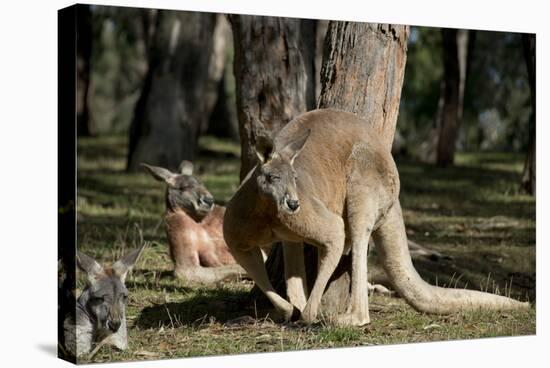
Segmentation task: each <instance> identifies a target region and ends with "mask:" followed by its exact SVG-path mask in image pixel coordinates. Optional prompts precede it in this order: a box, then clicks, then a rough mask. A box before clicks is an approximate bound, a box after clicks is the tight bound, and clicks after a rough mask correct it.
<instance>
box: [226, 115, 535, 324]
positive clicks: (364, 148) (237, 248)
mask: <svg viewBox="0 0 550 368" xmlns="http://www.w3.org/2000/svg"><path fill="white" fill-rule="evenodd" d="M256 149H257V154H258V160H259V164H258V165H257V166H255V167H254V168H253V169H252V170H251V171H250V172H249V173H248V175H247V177H246V178H245V179H244V180H243V182H242V184H241V186H240V187H239V188H238V190H237V192H236V193H235V194H234V196H233V197H232V199H231V200H230V202H229V204H228V206H227V210H226V213H225V219H224V228H223V230H224V236H225V240H226V241H227V244H228V245H229V248H230V250H231V253H232V254H233V256H234V257H235V259H236V260H237V261H238V262H239V263H240V264H241V265H242V266H243V267H244V268H245V270H246V271H247V273H248V274H249V276H250V277H252V279H253V280H254V281H255V282H256V284H257V285H258V286H259V287H260V289H261V290H262V291H263V292H264V293H265V294H266V296H267V297H268V298H269V300H270V301H271V302H272V303H273V305H274V306H275V307H276V309H278V310H279V311H280V312H281V313H282V314H283V316H284V317H285V318H286V319H291V318H292V319H294V318H296V317H298V316H299V315H298V312H301V318H302V320H303V321H305V322H307V323H311V322H313V321H314V320H315V318H316V317H317V313H318V308H319V304H320V301H321V297H322V295H323V292H324V290H325V287H326V285H327V282H328V281H329V278H330V277H331V275H332V273H333V272H334V270H335V268H336V266H337V264H338V262H339V260H340V258H341V256H342V254H344V253H347V252H349V251H350V250H351V252H352V271H351V272H352V277H351V297H350V304H349V306H348V309H347V312H346V313H344V314H342V315H339V316H336V317H335V320H336V322H337V323H342V324H351V325H363V324H366V323H369V322H370V318H369V311H368V289H367V248H368V241H369V238H370V236H371V234H372V236H373V238H374V241H375V243H376V245H377V248H378V252H379V254H380V259H381V263H382V265H383V268H384V270H385V272H386V273H387V275H388V278H389V280H390V281H391V284H392V285H393V286H394V287H395V289H396V291H397V292H398V293H399V294H400V295H401V296H402V297H403V298H404V299H405V300H406V301H407V302H408V303H409V304H411V305H412V306H413V307H414V308H415V309H417V310H419V311H422V312H428V313H451V312H454V311H457V310H464V309H477V308H488V309H502V310H504V309H515V308H525V307H528V303H520V302H518V301H515V300H512V299H510V298H506V297H502V296H497V295H493V294H488V293H483V292H479V291H473V290H459V289H447V288H441V287H435V286H432V285H429V284H428V283H426V282H424V281H423V280H422V278H421V277H420V276H419V275H418V273H417V272H416V270H415V269H414V267H413V264H412V262H411V257H410V254H409V248H408V245H407V235H406V232H405V226H404V224H403V216H402V213H401V206H400V203H399V199H398V196H399V175H398V172H397V168H396V166H395V163H394V161H393V158H392V156H391V153H390V150H389V149H387V148H386V147H384V146H382V145H381V143H380V140H379V139H378V137H377V133H376V131H375V130H374V128H373V127H372V126H371V125H370V124H368V123H367V122H366V121H363V120H361V119H360V118H358V117H357V116H355V115H353V114H350V113H346V112H342V111H337V110H331V109H327V110H315V111H311V112H308V113H305V114H302V115H301V116H299V117H297V118H295V119H294V120H292V121H291V122H290V123H288V124H287V125H286V126H285V127H284V128H283V129H281V131H279V133H278V134H277V135H276V136H275V138H274V139H273V140H271V139H270V138H269V137H267V136H266V135H265V134H263V135H262V134H258V137H257V142H256ZM274 241H283V248H284V252H283V254H284V264H285V278H286V282H287V294H288V297H289V301H290V302H288V301H286V300H285V299H283V298H282V297H281V296H280V295H278V294H277V292H276V291H275V290H274V288H273V286H272V285H271V283H270V281H269V278H268V274H267V271H266V269H265V266H264V263H263V262H262V257H261V254H260V250H259V247H261V246H262V245H264V244H269V243H272V242H274ZM304 242H306V243H309V244H312V245H314V246H316V247H317V248H318V254H319V259H318V265H319V267H318V273H317V278H316V280H315V283H314V286H313V288H312V290H311V293H310V295H309V298H307V291H306V286H305V285H307V284H306V279H305V271H304V269H305V267H304V259H303V246H302V245H303V243H304Z"/></svg>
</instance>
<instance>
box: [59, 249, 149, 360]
mask: <svg viewBox="0 0 550 368" xmlns="http://www.w3.org/2000/svg"><path fill="white" fill-rule="evenodd" d="M144 246H145V244H144V245H142V246H141V247H140V248H138V249H135V250H133V251H131V252H130V253H128V254H127V255H125V256H124V257H122V258H121V259H120V260H118V261H117V262H115V263H114V264H113V265H112V267H108V268H106V267H103V266H101V265H100V264H99V263H98V262H97V261H96V260H94V259H93V258H92V257H90V256H88V255H86V254H84V253H82V252H80V251H79V252H78V255H77V264H78V267H79V268H80V269H81V270H82V271H84V272H85V273H86V276H87V283H86V287H85V288H84V290H83V291H82V293H81V294H80V296H79V297H78V299H77V301H76V320H73V317H72V316H69V317H67V318H66V319H65V321H64V323H63V328H64V332H65V340H64V341H65V348H66V350H67V351H68V352H69V353H70V354H72V355H73V356H77V357H80V356H82V355H84V354H87V353H89V352H90V351H91V350H92V345H94V344H96V343H98V342H101V341H108V343H110V344H112V345H114V346H116V347H117V348H119V349H121V350H125V349H126V348H127V347H128V334H127V331H126V303H127V301H128V290H127V289H126V286H125V285H124V282H125V280H126V275H127V274H128V272H129V271H130V270H131V269H132V267H133V266H134V264H135V263H136V261H137V259H138V258H139V256H140V254H141V252H142V251H143V248H144ZM107 338H108V340H105V339H107Z"/></svg>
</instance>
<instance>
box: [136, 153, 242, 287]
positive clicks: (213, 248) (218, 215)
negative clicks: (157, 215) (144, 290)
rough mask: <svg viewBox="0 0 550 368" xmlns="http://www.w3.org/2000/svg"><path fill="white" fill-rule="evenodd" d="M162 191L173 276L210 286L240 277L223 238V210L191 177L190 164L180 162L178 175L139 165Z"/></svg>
mask: <svg viewBox="0 0 550 368" xmlns="http://www.w3.org/2000/svg"><path fill="white" fill-rule="evenodd" d="M141 165H142V166H143V167H145V168H146V169H147V170H148V171H149V173H151V175H153V177H154V178H155V179H157V180H160V181H164V182H165V183H166V185H167V188H166V196H165V197H166V212H165V216H164V220H165V223H166V236H167V238H168V244H169V248H170V257H171V258H172V261H173V263H174V274H175V275H176V277H178V278H180V279H182V280H185V281H188V282H199V283H211V282H216V281H219V280H222V279H224V278H226V277H229V276H235V275H241V274H244V270H243V269H242V268H241V267H240V266H239V265H237V264H236V262H235V259H234V258H233V256H232V255H231V253H229V249H228V248H227V244H226V243H225V240H224V238H223V230H222V226H223V225H222V223H223V216H224V213H225V207H221V206H218V205H215V204H214V198H213V197H212V194H210V192H209V191H208V190H207V189H206V187H205V186H204V185H203V184H202V183H201V181H200V180H199V179H198V178H197V177H195V176H193V164H192V163H191V162H189V161H182V163H181V164H180V169H179V171H180V172H179V173H173V172H171V171H170V170H167V169H165V168H162V167H156V166H150V165H147V164H141Z"/></svg>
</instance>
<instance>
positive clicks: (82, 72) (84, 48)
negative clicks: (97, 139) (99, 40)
mask: <svg viewBox="0 0 550 368" xmlns="http://www.w3.org/2000/svg"><path fill="white" fill-rule="evenodd" d="M76 11H77V21H76V57H77V80H76V99H77V105H76V106H77V108H76V124H77V125H76V126H77V129H76V131H77V134H78V135H79V136H90V135H94V134H95V133H96V131H95V126H94V121H93V119H92V115H91V114H90V97H89V95H90V94H89V92H90V81H91V79H90V76H91V67H90V63H91V59H92V39H93V37H92V12H91V10H90V6H89V5H78V6H77V7H76Z"/></svg>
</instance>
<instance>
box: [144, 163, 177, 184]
mask: <svg viewBox="0 0 550 368" xmlns="http://www.w3.org/2000/svg"><path fill="white" fill-rule="evenodd" d="M140 165H141V166H142V167H144V168H145V169H147V171H148V172H149V173H150V174H151V175H153V177H154V178H155V179H157V180H159V181H164V182H166V184H168V185H174V183H175V180H174V179H175V177H176V174H174V173H173V172H171V171H170V170H167V169H165V168H163V167H158V166H151V165H147V164H146V163H143V162H142V163H141V164H140Z"/></svg>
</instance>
